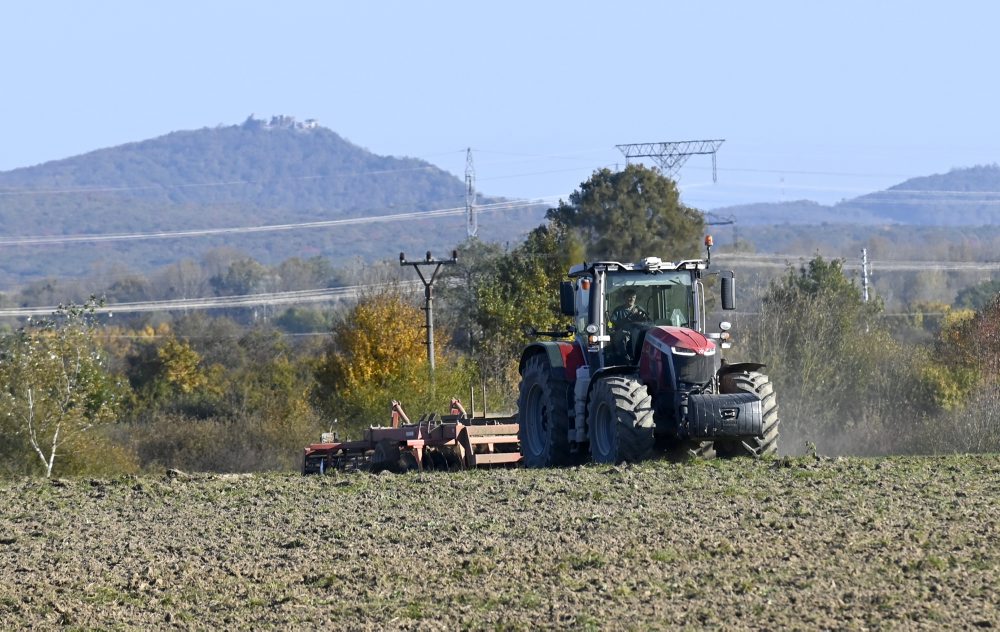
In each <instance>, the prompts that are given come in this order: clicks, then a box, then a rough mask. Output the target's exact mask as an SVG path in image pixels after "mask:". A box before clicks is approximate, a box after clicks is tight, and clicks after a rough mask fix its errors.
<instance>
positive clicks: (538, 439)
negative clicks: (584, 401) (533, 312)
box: [517, 354, 573, 467]
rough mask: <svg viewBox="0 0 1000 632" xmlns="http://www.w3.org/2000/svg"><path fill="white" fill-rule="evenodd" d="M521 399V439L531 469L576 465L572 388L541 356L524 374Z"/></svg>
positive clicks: (535, 357) (530, 363)
mask: <svg viewBox="0 0 1000 632" xmlns="http://www.w3.org/2000/svg"><path fill="white" fill-rule="evenodd" d="M519 390H520V393H519V396H518V398H517V420H518V423H519V424H520V427H519V428H518V431H517V435H518V439H519V440H520V442H521V455H522V456H523V457H524V464H525V465H526V466H527V467H549V466H553V465H569V464H571V463H572V461H573V455H572V454H570V443H569V410H568V408H569V406H571V405H572V400H571V399H570V397H569V394H570V385H569V382H567V381H566V380H565V379H560V378H559V377H558V376H557V375H556V374H554V373H553V371H552V367H550V366H549V363H548V358H547V357H546V356H545V355H542V354H539V355H535V356H532V357H531V358H529V359H528V361H527V363H526V364H525V366H524V372H523V373H522V374H521V386H520V389H519Z"/></svg>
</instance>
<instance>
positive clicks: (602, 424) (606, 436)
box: [587, 375, 655, 463]
mask: <svg viewBox="0 0 1000 632" xmlns="http://www.w3.org/2000/svg"><path fill="white" fill-rule="evenodd" d="M588 408H589V413H588V415H587V424H588V427H589V428H590V456H591V458H593V460H594V462H596V463H619V462H621V461H628V462H635V461H641V460H643V459H645V458H648V457H649V454H650V452H651V451H652V450H653V445H654V444H655V438H654V436H653V429H654V423H653V402H652V399H651V398H650V396H649V392H648V391H647V390H646V385H645V384H643V383H642V382H640V381H638V380H636V379H634V378H632V377H629V376H617V375H616V376H611V377H607V378H604V379H601V380H599V381H598V382H597V383H596V384H594V386H593V392H592V394H591V398H590V406H589V407H588Z"/></svg>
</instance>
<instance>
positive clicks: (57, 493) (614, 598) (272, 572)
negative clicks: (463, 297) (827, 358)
mask: <svg viewBox="0 0 1000 632" xmlns="http://www.w3.org/2000/svg"><path fill="white" fill-rule="evenodd" d="M172 474H173V475H172V476H167V477H164V476H145V477H140V478H137V477H118V478H104V479H102V478H83V479H62V480H55V481H46V480H41V479H21V480H17V481H8V482H2V483H0V561H2V563H0V625H2V626H3V627H4V628H5V629H29V628H32V629H34V628H53V627H56V626H59V627H71V628H87V629H89V628H133V627H136V628H137V627H142V628H163V627H174V626H180V627H191V626H194V627H213V628H215V627H223V628H278V627H280V628H336V629H386V628H392V629H400V630H425V629H431V630H437V629H441V630H445V629H458V628H462V629H465V628H470V629H491V628H502V629H512V630H534V629H538V628H545V629H573V630H579V629H678V628H697V629H702V628H724V629H730V628H736V629H770V630H782V629H871V628H874V629H879V628H895V627H899V628H922V627H926V628H933V629H938V628H944V629H969V628H973V627H982V628H995V627H996V626H998V625H1000V608H998V606H1000V602H998V598H997V591H996V587H997V585H998V583H1000V549H998V548H997V546H996V542H997V539H998V538H1000V509H998V508H1000V488H998V487H997V484H996V481H997V479H998V476H1000V459H998V457H997V456H995V455H980V456H950V457H937V458H929V457H925V458H913V457H908V458H901V457H894V458H881V459H858V458H847V459H836V460H831V459H826V458H818V457H813V456H807V457H803V458H800V459H781V460H776V461H750V460H736V461H709V462H694V463H690V464H672V463H667V462H663V461H654V462H647V463H642V464H638V465H629V466H586V467H577V468H563V469H555V470H526V469H518V470H492V471H474V472H455V473H430V474H426V473H425V474H407V475H403V476H396V475H391V474H384V475H379V476H374V475H370V474H364V473H361V474H357V473H356V474H339V473H338V474H334V475H330V476H324V477H320V476H314V477H308V478H303V477H301V476H298V475H293V474H265V475H232V474H230V475H208V474H199V475H191V476H188V475H184V474H179V473H176V472H173V473H172Z"/></svg>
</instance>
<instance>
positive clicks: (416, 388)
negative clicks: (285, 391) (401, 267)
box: [317, 286, 469, 430]
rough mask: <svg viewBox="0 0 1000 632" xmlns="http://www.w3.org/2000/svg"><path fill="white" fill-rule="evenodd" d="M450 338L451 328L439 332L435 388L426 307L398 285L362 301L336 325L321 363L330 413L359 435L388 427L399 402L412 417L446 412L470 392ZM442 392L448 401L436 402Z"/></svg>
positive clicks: (323, 392) (322, 395) (322, 391)
mask: <svg viewBox="0 0 1000 632" xmlns="http://www.w3.org/2000/svg"><path fill="white" fill-rule="evenodd" d="M448 338H449V336H448V332H447V331H446V330H445V329H443V328H442V329H438V328H435V345H434V348H435V364H436V367H437V368H436V371H435V374H434V384H435V385H436V388H432V383H431V380H430V378H429V373H428V363H427V347H426V346H425V340H426V333H425V330H424V314H423V313H422V310H421V308H419V307H417V306H416V305H415V304H414V303H413V302H411V301H410V300H408V299H407V298H406V297H405V296H404V295H403V294H402V292H401V291H400V289H399V288H398V287H395V286H382V287H381V288H380V289H378V290H376V291H374V292H373V293H371V294H369V295H367V296H363V297H361V298H360V299H359V300H358V303H357V304H356V305H355V306H354V307H353V308H352V309H351V310H349V311H348V312H347V313H346V314H345V315H344V316H343V317H342V318H341V319H340V320H339V322H338V323H337V324H336V325H335V326H334V328H333V336H332V340H331V342H330V345H329V347H328V348H327V350H326V353H325V355H324V358H323V360H322V361H321V362H320V363H319V366H318V369H317V381H318V383H319V398H320V399H321V401H322V404H323V406H324V408H325V409H326V410H327V412H328V414H329V415H330V417H331V418H332V417H336V418H339V419H340V420H341V422H342V423H344V424H345V426H344V427H350V428H352V429H353V430H360V429H361V428H363V427H367V426H368V425H370V424H373V423H376V422H379V423H381V422H384V421H385V420H386V419H387V418H388V414H389V403H390V401H391V400H393V399H399V400H401V401H403V402H404V403H405V404H406V405H407V408H408V409H409V410H410V411H411V412H417V411H421V412H429V411H440V410H441V409H442V408H443V406H445V405H447V401H446V398H447V397H448V396H449V395H456V396H458V395H460V394H461V393H463V392H466V391H467V390H468V387H469V378H468V373H467V367H466V365H465V363H464V362H462V361H461V360H460V359H459V358H456V357H454V356H453V355H452V354H451V353H450V350H449V348H448V345H447V344H446V341H447V340H448ZM436 393H441V395H440V398H441V400H442V401H433V400H434V397H435V395H436ZM345 419H346V420H347V421H345ZM352 423H353V426H352V425H351V424H352Z"/></svg>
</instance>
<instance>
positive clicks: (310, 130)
mask: <svg viewBox="0 0 1000 632" xmlns="http://www.w3.org/2000/svg"><path fill="white" fill-rule="evenodd" d="M490 201H497V200H486V202H490ZM480 202H483V200H480ZM464 205H465V184H464V182H463V181H461V180H459V179H458V178H457V177H455V176H454V175H452V174H449V173H447V172H445V171H443V170H441V169H439V168H438V167H435V166H434V165H431V164H429V163H427V162H425V161H422V160H417V159H413V158H397V157H389V156H379V155H375V154H373V153H371V152H369V151H367V150H365V149H363V148H361V147H358V146H356V145H354V144H352V143H350V142H348V141H347V140H345V139H343V138H341V137H340V136H339V135H337V134H336V133H334V132H333V131H331V130H329V129H326V128H323V127H320V126H319V125H318V124H316V123H315V122H314V121H308V122H306V123H299V122H297V121H295V120H294V119H293V118H291V117H274V118H272V119H271V120H270V121H266V122H265V121H263V120H259V119H255V118H253V117H250V118H248V119H247V120H246V121H245V122H244V123H242V124H241V125H233V126H225V127H216V128H204V129H200V130H194V131H179V132H174V133H171V134H167V135H165V136H161V137H159V138H154V139H150V140H145V141H142V142H136V143H130V144H127V145H122V146H118V147H112V148H107V149H101V150H98V151H93V152H90V153H87V154H83V155H80V156H75V157H72V158H67V159H64V160H58V161H53V162H48V163H45V164H42V165H37V166H33V167H27V168H21V169H15V170H12V171H7V172H2V173H0V231H2V234H3V236H4V238H6V239H7V240H10V241H11V242H14V243H13V244H11V243H8V244H6V245H7V247H6V248H4V249H2V251H0V282H6V283H10V282H12V281H13V282H18V281H20V282H23V281H24V280H26V279H29V278H34V277H38V276H74V275H79V274H81V273H82V272H86V271H88V270H89V269H90V268H92V267H93V266H95V265H103V266H110V265H124V266H126V267H128V268H131V269H134V270H137V271H140V272H146V271H148V270H150V269H152V268H155V267H158V266H162V265H165V264H167V263H173V262H176V261H178V260H180V259H182V258H192V259H198V258H199V257H200V256H201V255H202V254H203V253H204V252H206V251H207V250H210V249H211V248H213V247H217V246H228V247H236V248H239V249H240V250H243V251H245V252H246V253H247V254H249V255H251V256H253V257H254V258H256V259H258V260H259V261H262V262H267V263H276V262H278V261H281V260H283V259H286V258H288V257H291V256H302V255H306V256H311V255H322V256H325V257H329V258H331V259H333V260H335V261H343V260H346V259H349V258H352V257H357V256H360V257H363V258H366V259H372V258H391V257H393V256H394V255H395V253H398V252H399V251H400V250H408V251H410V252H423V251H424V250H426V249H428V248H430V249H436V250H438V251H446V250H450V249H451V248H452V247H454V246H455V245H456V244H458V243H459V242H461V241H462V240H463V239H464V238H465V236H466V219H465V216H464V213H462V212H461V211H460V209H462V208H463V207H464ZM439 209H459V210H458V211H457V212H456V213H455V214H452V215H447V216H445V217H444V218H438V219H430V218H431V217H432V216H428V219H426V220H417V221H414V220H409V219H408V220H406V221H403V220H402V219H398V218H397V219H395V220H389V221H383V222H378V223H371V222H360V223H355V224H350V223H349V224H347V225H339V226H325V227H310V228H300V229H291V228H290V229H289V230H285V231H281V232H262V233H245V232H240V231H233V232H227V233H221V234H220V233H216V234H208V235H204V236H199V237H197V238H185V239H179V238H171V239H146V240H141V241H134V240H123V241H117V242H114V243H113V244H110V245H109V243H108V242H97V243H88V242H83V243H73V244H66V243H57V244H54V245H53V244H48V245H44V246H42V245H35V246H25V245H20V244H18V242H19V241H21V240H19V238H22V240H23V238H25V237H38V236H71V235H72V236H79V235H95V234H100V235H106V234H109V233H124V234H135V233H159V232H171V231H204V230H212V229H226V228H239V227H255V226H270V225H295V224H302V223H307V222H324V221H331V220H350V219H352V218H353V219H358V218H366V217H371V216H393V215H399V214H402V213H412V212H417V213H426V212H428V211H433V210H439ZM541 216H542V210H540V209H527V210H520V211H517V212H504V213H493V214H488V213H484V214H483V215H481V216H480V222H479V223H480V227H481V229H482V230H483V232H484V233H489V234H490V236H491V238H494V239H497V240H505V239H514V238H517V237H520V235H521V234H523V233H524V232H525V231H527V230H529V229H530V228H533V227H534V226H536V225H537V223H538V222H539V221H540V218H541Z"/></svg>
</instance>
